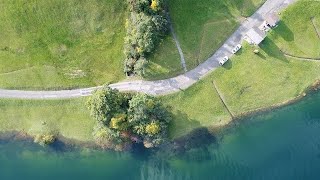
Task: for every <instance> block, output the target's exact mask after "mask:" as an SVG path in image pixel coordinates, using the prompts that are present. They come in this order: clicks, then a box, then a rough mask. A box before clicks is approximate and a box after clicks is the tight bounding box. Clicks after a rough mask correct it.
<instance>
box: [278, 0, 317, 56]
mask: <svg viewBox="0 0 320 180" xmlns="http://www.w3.org/2000/svg"><path fill="white" fill-rule="evenodd" d="M319 9H320V2H318V1H300V2H297V3H296V4H295V5H294V6H291V7H289V8H288V9H287V10H286V11H285V12H284V13H283V14H282V20H283V21H282V22H281V23H280V24H279V26H278V27H277V28H276V29H275V31H274V32H273V33H272V38H273V39H275V44H276V45H277V46H278V47H279V48H280V49H281V50H283V51H284V52H287V53H289V54H292V55H296V56H301V57H310V58H320V38H319V37H318V35H317V32H316V30H315V29H314V26H313V25H312V21H311V18H312V17H313V18H314V22H315V24H316V27H317V28H318V29H319V31H320V24H319V19H320V11H319Z"/></svg>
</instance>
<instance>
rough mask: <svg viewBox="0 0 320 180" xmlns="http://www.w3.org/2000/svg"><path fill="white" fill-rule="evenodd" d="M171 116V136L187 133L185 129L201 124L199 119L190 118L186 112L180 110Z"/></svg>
mask: <svg viewBox="0 0 320 180" xmlns="http://www.w3.org/2000/svg"><path fill="white" fill-rule="evenodd" d="M172 118H173V120H172V121H171V122H170V132H171V134H170V136H171V137H175V136H177V135H184V134H187V132H186V131H188V130H190V129H194V128H198V127H200V126H201V124H200V122H199V121H197V120H194V119H190V118H189V117H188V115H187V114H186V113H183V112H181V111H177V112H176V113H174V114H172Z"/></svg>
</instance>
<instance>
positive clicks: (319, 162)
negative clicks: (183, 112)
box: [0, 93, 320, 180]
mask: <svg viewBox="0 0 320 180" xmlns="http://www.w3.org/2000/svg"><path fill="white" fill-rule="evenodd" d="M319 110H320V93H316V94H314V95H311V96H308V97H306V98H305V99H304V100H302V101H300V102H298V103H295V104H294V105H290V106H287V107H284V108H280V109H278V110H273V111H272V112H268V113H263V114H261V115H256V116H253V117H250V118H246V119H244V120H242V121H241V123H239V124H238V125H236V126H235V127H233V128H230V129H228V131H226V132H224V133H223V134H222V135H220V137H219V138H218V139H219V140H217V141H216V142H214V143H211V144H207V145H204V146H202V147H198V148H193V149H191V150H188V151H187V152H185V153H176V154H173V153H172V154H170V153H168V152H165V151H161V152H159V151H158V152H142V151H141V152H140V151H136V152H133V153H116V152H103V151H99V150H92V149H83V148H82V149H81V148H78V149H72V150H68V149H56V148H42V147H40V146H38V145H34V144H33V143H30V142H18V141H2V142H0V180H6V179H9V180H15V179H23V180H28V179H32V180H35V179H48V180H51V179H52V180H53V179H57V180H64V179H66V180H71V179H77V180H82V179H83V180H96V179H97V180H99V179H103V180H107V179H116V180H122V179H129V180H135V179H145V180H147V179H164V180H169V179H201V180H202V179H223V180H226V179H246V180H247V179H266V180H271V179H272V180H273V179H281V180H285V179H289V180H294V179H304V180H305V179H320V111H319Z"/></svg>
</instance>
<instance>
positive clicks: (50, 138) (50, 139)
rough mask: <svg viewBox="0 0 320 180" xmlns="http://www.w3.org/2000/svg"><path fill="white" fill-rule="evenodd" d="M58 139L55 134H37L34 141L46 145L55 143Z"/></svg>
mask: <svg viewBox="0 0 320 180" xmlns="http://www.w3.org/2000/svg"><path fill="white" fill-rule="evenodd" d="M55 140H56V137H55V135H53V134H37V135H36V136H35V137H34V142H35V143H38V144H40V145H41V146H46V145H50V144H52V143H54V141H55Z"/></svg>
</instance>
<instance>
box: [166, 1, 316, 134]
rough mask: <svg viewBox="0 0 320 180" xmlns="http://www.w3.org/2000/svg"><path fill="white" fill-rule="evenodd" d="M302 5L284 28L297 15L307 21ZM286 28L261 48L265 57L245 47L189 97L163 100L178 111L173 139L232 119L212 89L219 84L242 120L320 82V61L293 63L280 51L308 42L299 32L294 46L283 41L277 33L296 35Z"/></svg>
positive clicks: (180, 95)
mask: <svg viewBox="0 0 320 180" xmlns="http://www.w3.org/2000/svg"><path fill="white" fill-rule="evenodd" d="M306 3H308V2H306ZM319 4H320V2H318V3H316V4H311V5H310V6H313V7H315V8H316V7H317V6H318V5H319ZM301 6H306V4H304V3H303V2H301V3H297V4H296V5H293V6H292V7H290V8H289V10H288V11H287V12H286V13H285V14H284V17H285V18H284V19H283V22H282V23H281V24H288V26H289V24H290V21H289V20H287V19H289V17H291V16H294V17H296V21H297V22H302V21H303V20H301V19H304V16H299V15H297V14H296V13H299V14H303V13H304V9H302V8H301V9H300V11H297V9H296V7H301ZM306 7H309V6H306ZM292 9H295V10H296V11H292ZM289 12H290V13H289ZM317 13H318V12H314V14H317ZM309 15H310V14H309ZM311 15H313V14H312V13H311ZM299 17H300V18H301V19H300V18H299ZM281 24H280V25H279V27H277V28H276V29H275V32H272V33H271V34H270V35H269V37H267V38H266V39H265V41H264V42H263V43H262V44H261V48H260V54H259V55H256V54H254V53H253V50H254V49H255V48H253V47H251V46H249V45H244V47H243V49H242V50H240V51H239V52H238V53H237V54H236V56H234V57H232V58H231V60H230V61H229V62H227V64H226V65H225V66H224V67H222V68H219V69H217V70H216V71H215V72H213V73H212V74H210V75H209V76H208V77H206V78H205V79H203V80H201V81H200V82H199V83H198V84H196V85H195V86H193V87H191V88H189V89H187V90H186V91H185V92H180V93H177V94H173V95H170V96H166V97H163V100H164V102H165V103H166V104H168V105H170V106H172V107H173V110H174V113H175V116H176V118H175V120H174V121H173V123H172V126H171V135H172V136H173V137H178V136H180V135H182V134H184V133H186V132H189V131H191V130H192V128H194V127H201V126H210V125H212V126H214V125H219V123H220V122H221V123H222V124H223V122H228V121H229V120H230V116H229V114H228V113H227V112H226V111H225V109H224V108H223V106H222V104H221V103H220V102H221V101H220V99H219V98H218V96H217V95H216V93H215V92H214V91H213V89H211V88H212V81H214V82H215V83H216V85H217V87H218V89H219V91H220V92H221V94H222V96H223V98H224V99H225V101H226V104H227V105H228V107H229V109H230V110H231V112H232V113H233V114H234V115H236V116H237V115H240V114H242V113H245V112H247V111H252V110H256V109H259V108H266V107H269V106H272V105H275V104H278V103H282V102H285V101H287V100H290V99H293V98H295V97H297V96H298V95H300V94H301V93H302V92H303V91H304V90H305V89H306V88H307V87H308V86H310V85H311V84H312V83H314V82H315V81H316V80H318V79H320V73H319V72H320V61H318V62H317V61H303V60H296V59H291V58H287V57H286V56H284V55H283V53H282V52H281V51H280V47H281V45H286V44H288V43H295V44H298V43H296V42H295V41H298V42H299V41H302V40H303V39H304V37H303V36H300V35H296V33H298V32H300V31H298V30H295V31H293V32H294V33H295V34H294V35H293V36H294V37H295V38H294V41H290V40H288V39H284V40H285V41H283V40H279V37H278V36H275V35H274V34H279V33H282V34H284V35H285V34H289V33H290V31H289V29H282V28H281V26H282V25H281ZM305 26H309V25H308V24H305ZM300 27H302V28H304V26H300ZM306 30H308V32H304V34H312V33H314V29H311V28H310V29H308V28H307V29H306ZM280 31H281V32H280ZM308 43H310V44H311V45H310V47H314V46H317V45H319V43H318V42H317V41H316V40H313V41H310V42H309V41H308ZM309 55H310V54H309ZM220 120H221V121H220Z"/></svg>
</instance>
